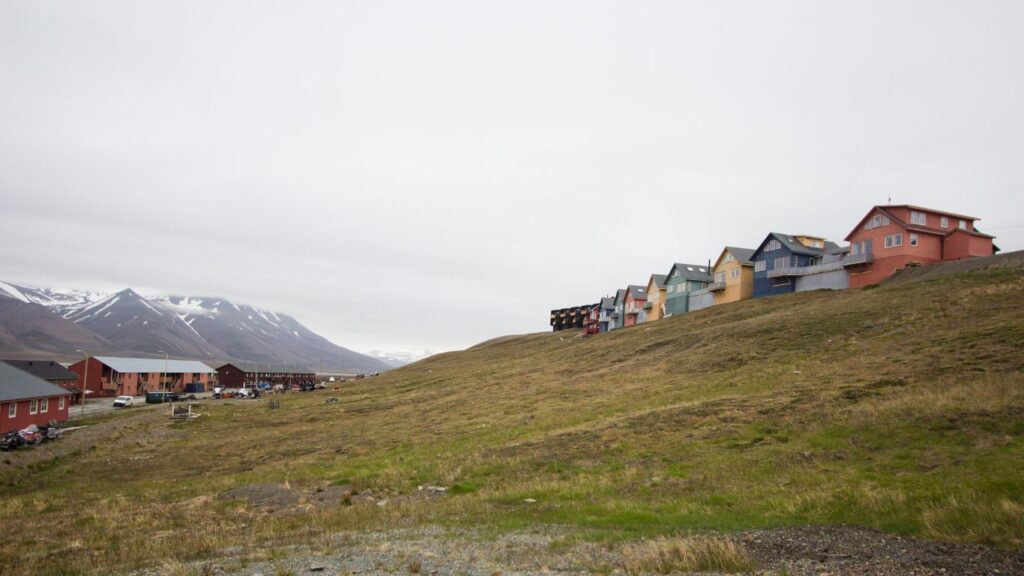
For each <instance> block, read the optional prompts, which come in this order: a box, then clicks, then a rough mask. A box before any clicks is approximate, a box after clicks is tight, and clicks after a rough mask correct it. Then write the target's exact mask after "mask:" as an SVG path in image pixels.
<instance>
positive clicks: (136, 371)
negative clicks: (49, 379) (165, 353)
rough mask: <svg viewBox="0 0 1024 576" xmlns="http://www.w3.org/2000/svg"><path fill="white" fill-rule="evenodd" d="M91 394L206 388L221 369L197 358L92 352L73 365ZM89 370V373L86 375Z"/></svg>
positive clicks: (124, 393)
mask: <svg viewBox="0 0 1024 576" xmlns="http://www.w3.org/2000/svg"><path fill="white" fill-rule="evenodd" d="M71 371H72V372H74V373H75V374H77V375H78V382H77V384H76V385H77V386H79V387H82V386H83V385H85V386H86V392H85V393H86V395H87V396H141V395H143V394H145V393H146V392H147V391H154V390H167V391H169V392H203V391H206V390H209V389H210V388H212V386H213V384H214V382H215V381H216V375H217V371H216V370H214V369H213V368H210V367H209V366H207V365H206V364H203V363H202V362H199V361H197V360H166V359H164V358H120V357H116V356H92V357H90V358H88V359H85V360H79V361H78V362H76V363H74V364H72V365H71ZM86 371H88V374H89V377H88V378H84V376H85V374H86Z"/></svg>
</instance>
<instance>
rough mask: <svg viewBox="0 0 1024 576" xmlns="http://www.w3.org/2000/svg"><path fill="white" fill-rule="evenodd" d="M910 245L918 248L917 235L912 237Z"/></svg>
mask: <svg viewBox="0 0 1024 576" xmlns="http://www.w3.org/2000/svg"><path fill="white" fill-rule="evenodd" d="M910 245H911V246H917V234H911V235H910Z"/></svg>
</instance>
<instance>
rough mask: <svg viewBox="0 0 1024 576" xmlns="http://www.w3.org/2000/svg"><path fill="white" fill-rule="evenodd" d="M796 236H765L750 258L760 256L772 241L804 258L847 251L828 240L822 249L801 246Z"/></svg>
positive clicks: (770, 234) (774, 233)
mask: <svg viewBox="0 0 1024 576" xmlns="http://www.w3.org/2000/svg"><path fill="white" fill-rule="evenodd" d="M797 236H800V234H782V233H780V232H770V233H768V235H767V236H765V238H764V240H762V241H761V244H760V245H759V246H758V247H757V249H756V250H754V253H753V254H751V258H753V257H755V256H756V255H758V254H760V253H761V249H762V248H764V245H765V244H766V243H767V242H768V241H769V240H772V239H775V240H778V241H779V242H780V243H781V244H782V245H783V246H785V247H786V249H787V250H789V251H790V252H791V253H793V254H803V255H805V256H820V255H821V254H841V253H842V252H844V251H846V250H848V248H845V247H841V246H839V245H838V244H836V243H835V242H830V241H828V240H823V241H822V242H823V245H824V247H823V248H814V247H812V246H805V245H804V244H801V243H800V241H799V240H797Z"/></svg>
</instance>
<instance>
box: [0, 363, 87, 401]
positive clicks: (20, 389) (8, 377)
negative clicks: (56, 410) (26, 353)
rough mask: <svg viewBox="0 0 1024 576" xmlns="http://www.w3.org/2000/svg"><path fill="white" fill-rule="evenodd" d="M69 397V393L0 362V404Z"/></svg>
mask: <svg viewBox="0 0 1024 576" xmlns="http://www.w3.org/2000/svg"><path fill="white" fill-rule="evenodd" d="M70 395H71V392H68V391H67V390H65V389H63V388H61V387H60V386H57V385H56V384H50V383H49V382H47V381H46V380H43V379H42V378H37V377H35V376H33V375H31V374H29V373H28V372H25V371H24V370H20V369H18V368H15V367H14V366H11V365H10V364H7V363H6V362H0V402H10V401H11V400H28V399H30V398H48V397H51V396H70Z"/></svg>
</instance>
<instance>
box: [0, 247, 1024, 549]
mask: <svg viewBox="0 0 1024 576" xmlns="http://www.w3.org/2000/svg"><path fill="white" fill-rule="evenodd" d="M1022 260H1024V259H1022V257H1021V254H1009V255H1005V256H1000V257H996V258H993V259H989V260H987V261H975V262H972V263H971V266H970V269H969V270H966V271H958V269H957V268H956V265H953V266H950V267H949V268H946V269H945V270H946V271H947V272H950V271H951V272H953V273H943V268H941V267H936V268H934V269H932V270H930V271H929V272H928V274H927V275H924V276H922V277H920V278H907V279H904V280H901V281H900V282H893V283H892V284H889V285H883V286H881V287H879V288H876V289H871V290H858V291H843V292H813V293H802V294H794V295H788V296H780V297H774V298H766V299H759V300H756V301H745V302H740V303H737V304H731V305H727V306H721V307H715V308H711V309H708V310H703V311H700V312H695V313H691V314H687V315H685V316H679V317H674V318H669V319H666V320H662V321H659V322H655V323H651V324H646V325H641V326H638V327H634V328H628V329H624V330H620V331H616V332H612V333H608V334H602V335H597V336H592V337H586V338H579V337H574V336H573V335H572V334H566V333H561V334H558V333H555V334H550V333H545V334H532V335H526V336H519V337H510V338H502V339H497V340H494V341H491V342H489V343H484V344H481V345H478V346H476V347H474V348H471V349H469V350H467V351H463V352H454V353H446V354H439V355H437V356H434V357H431V358H428V359H426V360H424V361H421V362H418V363H415V364H412V365H410V366H407V367H404V368H400V369H397V370H394V371H391V372H388V373H387V374H384V375H382V376H380V377H377V378H371V379H367V380H365V381H359V382H357V383H354V384H346V387H345V388H343V389H341V390H339V391H337V392H331V393H330V394H331V395H333V396H336V397H337V398H338V399H339V402H337V403H330V404H325V403H324V396H323V395H319V394H310V395H289V396H286V397H285V398H284V399H283V400H282V404H281V408H280V409H279V410H266V409H263V408H261V407H258V406H259V405H258V404H245V403H215V404H209V405H207V406H204V407H202V410H201V411H202V412H203V413H204V417H203V418H200V419H198V420H196V421H194V422H190V423H188V424H187V425H186V426H187V428H185V427H181V426H174V425H171V424H168V423H167V422H166V419H165V418H163V417H157V416H156V415H154V416H153V417H151V418H149V419H145V418H143V417H142V416H141V415H140V416H138V420H137V421H136V422H135V423H133V424H126V426H128V428H127V429H128V430H143V429H144V430H145V436H146V437H149V438H153V439H157V440H147V441H138V438H139V435H138V434H137V433H124V432H121V433H118V435H117V436H116V437H115V441H113V442H110V443H103V442H99V443H96V444H95V445H94V447H93V449H92V450H89V451H88V452H85V453H83V454H77V455H73V456H69V457H68V458H62V459H60V460H59V461H55V462H54V463H52V464H50V465H48V466H49V467H48V468H47V472H48V473H47V475H46V478H45V480H40V479H35V480H31V479H30V480H26V479H25V478H24V477H19V476H17V474H18V472H17V470H18V469H19V468H18V466H13V467H8V469H7V470H6V471H0V479H3V480H5V481H6V487H4V488H2V489H0V495H2V496H3V498H0V501H3V502H5V504H3V510H2V511H3V512H5V513H6V514H16V513H18V511H25V510H29V509H31V510H33V514H32V515H31V516H28V517H25V519H23V520H22V521H20V522H19V523H17V528H15V527H13V526H12V525H11V524H9V523H8V524H7V527H0V534H2V535H3V536H5V537H6V538H4V539H5V540H7V541H15V540H16V539H17V537H18V536H20V537H21V541H24V540H25V539H26V538H27V537H26V536H25V535H26V534H31V535H32V537H33V542H34V544H33V546H35V547H36V548H37V549H38V551H40V552H41V551H42V550H45V549H46V547H47V543H48V542H55V541H57V542H59V541H62V539H65V540H73V539H78V538H85V540H84V541H83V545H84V546H86V547H87V548H89V549H90V550H93V551H94V557H93V559H92V560H91V562H94V563H96V564H95V566H104V565H108V566H109V565H118V566H135V565H143V564H152V563H158V562H159V561H160V559H161V558H167V557H178V558H183V557H195V556H202V555H204V554H212V553H215V552H216V551H217V550H220V549H223V548H224V547H226V546H229V545H234V544H238V545H243V546H245V545H248V546H253V547H258V546H266V545H267V543H269V542H278V543H281V542H293V541H297V540H303V541H308V540H309V539H312V538H315V537H318V536H321V535H323V534H326V533H330V532H334V531H337V530H340V529H365V528H387V527H394V526H408V525H419V524H428V523H441V524H457V525H464V524H469V525H475V526H489V527H493V528H495V529H497V530H506V529H512V528H518V527H523V526H531V525H536V524H559V525H563V526H570V527H573V528H574V529H578V530H579V534H580V535H582V536H584V537H587V538H590V537H593V538H622V537H626V538H632V537H636V536H638V535H650V534H665V533H678V532H681V531H682V532H685V531H689V530H709V529H710V530H724V531H729V530H735V529H742V528H752V527H766V526H782V525H799V524H857V525H862V526H869V527H876V528H881V529H883V530H887V531H891V532H896V533H903V534H913V535H918V536H923V537H927V538H932V539H938V540H949V541H962V542H974V543H982V544H986V545H991V546H997V547H1002V548H1020V547H1022V546H1024V471H1022V469H1021V466H1020V462H1022V461H1024V375H1022V371H1024V264H1022ZM143 423H145V424H143ZM143 426H145V428H142V427H143ZM242 432H244V434H245V438H246V442H245V445H246V449H240V448H239V444H238V443H237V442H221V441H218V439H224V438H235V437H238V435H239V434H240V433H242ZM112 462H118V463H120V465H118V466H111V463H112ZM15 464H17V462H15ZM268 483H270V484H274V483H276V484H277V485H278V486H280V487H284V488H281V490H285V489H286V490H287V491H288V492H289V493H295V494H297V495H296V496H295V498H296V500H295V502H294V503H293V504H291V505H290V504H288V503H287V502H284V503H281V502H277V503H275V504H274V505H273V506H272V507H271V509H270V510H268V509H267V508H265V507H260V506H258V505H257V504H256V503H254V502H255V501H250V504H249V505H237V504H233V503H232V502H230V501H222V500H219V499H217V498H218V495H224V494H225V493H228V491H229V490H236V491H237V490H244V489H246V488H245V487H246V486H248V485H253V484H255V485H259V486H265V485H267V484H268ZM342 485H344V486H352V487H354V488H355V489H356V491H357V493H362V494H365V493H366V492H372V493H373V494H374V495H376V496H378V497H381V496H383V497H384V498H386V499H388V500H389V502H391V504H389V505H387V506H358V505H355V504H353V505H352V506H345V505H339V506H333V507H332V506H327V507H323V506H321V505H320V504H316V503H317V502H321V501H322V498H321V496H319V495H320V494H325V493H326V494H331V492H330V491H329V490H330V487H331V486H342ZM427 485H440V486H445V487H447V488H449V489H450V491H449V495H448V496H445V497H442V498H420V497H416V496H417V495H418V494H421V492H420V491H419V490H418V487H420V486H427ZM72 488H73V490H72ZM112 490H114V492H113V493H112ZM325 490H327V492H324V491H325ZM114 494H119V495H121V496H115V495H114ZM197 498H205V499H204V500H202V503H203V505H202V506H198V505H195V504H194V502H197V501H198V500H197ZM210 498H214V499H213V500H210ZM318 498H321V500H317V499H318ZM39 502H46V503H47V504H46V506H45V507H42V508H40V507H39V505H38V504H37V503H39ZM190 503H191V504H190ZM334 503H335V504H339V502H338V501H337V500H335V501H334ZM346 503H347V501H346ZM282 506H284V507H285V508H288V507H289V506H294V508H290V510H291V512H290V513H289V514H285V515H282V514H280V513H279V512H281V507H282ZM95 509H103V510H104V511H105V513H104V515H102V516H100V515H96V514H94V513H93V512H92V510H95ZM58 518H59V521H58ZM154 518H159V519H162V520H161V521H162V524H161V530H163V532H161V533H162V534H164V535H165V536H167V537H165V538H162V539H160V540H159V541H152V542H150V543H149V544H148V545H147V546H145V547H138V548H135V549H128V548H126V547H123V546H120V545H118V543H117V538H118V537H119V535H123V536H124V537H126V538H128V537H131V535H133V534H138V533H141V532H144V531H145V530H149V529H151V523H152V522H153V519H154ZM81 523H85V524H87V525H88V526H90V528H91V529H90V530H89V531H87V534H86V535H85V536H82V535H81V534H79V533H78V532H77V531H76V530H75V529H74V528H73V527H74V526H77V525H81ZM243 527H244V529H242V528H243ZM207 534H208V535H207ZM179 536H180V537H179ZM185 536H187V537H185ZM27 553H30V551H29V550H26V549H24V547H23V548H22V549H20V550H19V551H18V552H17V553H15V552H13V551H8V552H6V554H7V556H6V557H4V556H0V560H6V562H8V563H11V562H14V561H15V558H17V557H18V555H21V554H27ZM50 554H51V555H50V556H48V557H47V558H48V560H47V561H48V562H50V563H51V564H52V565H53V566H75V565H77V564H75V563H76V562H78V557H77V555H76V554H75V551H74V550H69V551H68V552H67V553H66V554H64V553H55V552H50Z"/></svg>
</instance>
